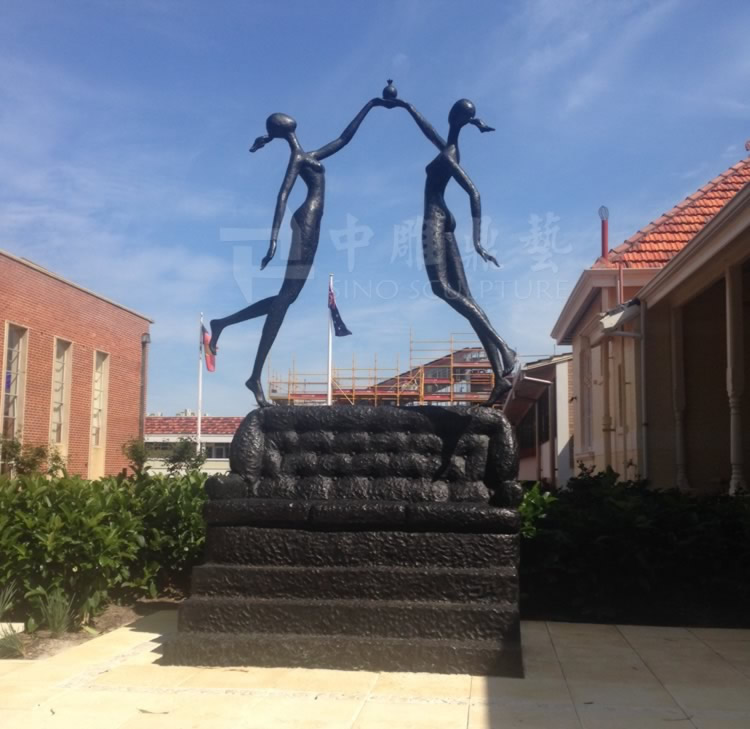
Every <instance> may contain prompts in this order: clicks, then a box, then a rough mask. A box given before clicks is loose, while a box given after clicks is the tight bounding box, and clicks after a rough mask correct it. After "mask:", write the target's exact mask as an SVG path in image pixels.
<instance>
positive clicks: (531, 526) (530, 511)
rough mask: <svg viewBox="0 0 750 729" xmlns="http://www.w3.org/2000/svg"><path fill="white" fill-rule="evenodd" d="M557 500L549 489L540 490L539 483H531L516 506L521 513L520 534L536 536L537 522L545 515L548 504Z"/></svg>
mask: <svg viewBox="0 0 750 729" xmlns="http://www.w3.org/2000/svg"><path fill="white" fill-rule="evenodd" d="M555 501H557V497H555V496H553V495H552V494H551V493H550V492H549V491H542V487H541V485H540V484H539V483H535V484H533V485H532V486H531V487H530V488H529V489H527V490H526V491H525V492H524V495H523V501H522V502H521V505H520V506H519V507H518V511H519V513H520V514H521V536H522V537H527V538H532V537H534V536H536V532H537V528H538V524H539V522H540V521H541V520H542V519H544V518H545V517H546V516H547V512H548V511H549V508H550V506H551V505H552V504H553V503H554V502H555Z"/></svg>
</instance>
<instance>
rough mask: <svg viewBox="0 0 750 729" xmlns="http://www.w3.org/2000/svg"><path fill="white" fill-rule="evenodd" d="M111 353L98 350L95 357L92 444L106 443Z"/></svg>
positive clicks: (98, 445) (95, 446)
mask: <svg viewBox="0 0 750 729" xmlns="http://www.w3.org/2000/svg"><path fill="white" fill-rule="evenodd" d="M108 360H109V355H108V354H105V353H104V352H96V355H95V359H94V395H93V398H92V401H91V445H92V446H93V447H94V448H98V447H100V446H102V445H104V439H105V428H106V408H107V379H108V378H107V374H108V372H107V370H108V367H107V365H108Z"/></svg>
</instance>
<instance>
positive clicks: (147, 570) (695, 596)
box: [0, 472, 750, 625]
mask: <svg viewBox="0 0 750 729" xmlns="http://www.w3.org/2000/svg"><path fill="white" fill-rule="evenodd" d="M204 480H205V476H204V475H202V474H200V473H191V474H188V475H186V476H173V477H168V476H154V475H149V474H142V475H140V476H136V477H132V478H130V479H125V478H105V479H101V480H99V481H93V482H92V481H85V480H83V479H80V478H68V477H66V478H59V479H47V478H45V477H43V476H22V477H19V478H17V479H13V480H9V479H7V478H2V477H0V591H1V590H2V588H3V587H5V586H8V585H12V586H15V588H16V596H17V598H16V601H15V602H16V604H15V606H14V610H13V611H12V613H13V615H14V618H16V619H19V620H24V619H26V618H28V617H29V616H30V615H35V616H39V615H41V613H42V610H41V608H42V607H43V598H44V595H50V594H52V593H55V592H56V591H57V590H62V591H63V592H64V594H65V595H66V596H67V597H68V598H70V599H72V601H73V607H74V611H75V613H76V616H77V618H78V620H79V621H85V620H87V619H88V618H89V617H90V616H91V615H92V614H93V613H95V612H96V611H97V610H98V609H99V608H100V607H101V606H102V605H103V604H104V603H105V602H106V601H107V600H110V599H114V598H118V597H132V596H135V595H150V596H152V597H155V596H157V595H160V594H164V593H165V591H167V590H169V589H170V588H173V587H178V588H180V589H185V588H186V587H187V585H188V580H187V578H188V577H189V573H190V569H191V568H192V566H193V565H194V564H196V563H197V562H198V561H199V560H200V558H201V552H202V546H203V541H204V525H203V517H202V506H203V503H204V500H205V496H204V491H203V482H204ZM521 514H522V519H523V529H522V548H521V592H522V597H521V612H522V615H523V616H524V617H526V618H545V619H564V620H589V621H617V622H650V623H670V624H680V623H682V624H688V623H692V624H700V623H703V624H715V625H728V624H735V625H750V496H748V495H740V496H736V497H729V496H710V497H698V496H694V495H690V494H684V493H680V492H678V491H674V490H672V491H660V490H655V489H649V488H646V485H645V484H642V483H632V482H629V483H617V482H616V474H614V473H612V472H608V473H606V474H598V475H593V474H591V473H584V474H582V475H581V476H580V477H579V478H577V479H573V480H572V481H571V482H570V484H569V488H568V489H566V490H564V491H557V492H555V493H554V494H550V493H545V492H543V491H542V490H541V489H540V488H539V487H538V486H537V487H534V488H532V489H529V490H528V491H527V492H526V495H525V498H524V502H523V504H522V507H521ZM19 596H21V597H20V599H19Z"/></svg>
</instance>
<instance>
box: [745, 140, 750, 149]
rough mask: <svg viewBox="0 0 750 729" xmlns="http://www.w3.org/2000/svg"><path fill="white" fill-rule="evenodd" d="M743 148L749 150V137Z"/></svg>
mask: <svg viewBox="0 0 750 729" xmlns="http://www.w3.org/2000/svg"><path fill="white" fill-rule="evenodd" d="M745 149H746V150H747V151H748V152H750V139H748V140H747V142H745Z"/></svg>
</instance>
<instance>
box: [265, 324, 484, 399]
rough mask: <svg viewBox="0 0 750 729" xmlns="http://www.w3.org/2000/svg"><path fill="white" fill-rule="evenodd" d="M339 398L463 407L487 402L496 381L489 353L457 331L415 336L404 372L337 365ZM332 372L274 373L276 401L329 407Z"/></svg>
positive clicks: (272, 389) (375, 359) (397, 364)
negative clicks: (421, 337)
mask: <svg viewBox="0 0 750 729" xmlns="http://www.w3.org/2000/svg"><path fill="white" fill-rule="evenodd" d="M332 379H333V402H334V404H336V405H396V406H399V405H436V404H439V405H461V404H471V403H478V402H483V401H484V400H486V399H487V397H488V396H489V394H490V391H491V390H492V387H493V385H494V384H495V379H494V375H493V373H492V368H491V366H490V363H489V360H488V359H487V355H486V354H485V351H484V349H483V348H482V346H481V344H480V343H479V341H478V340H477V339H475V338H472V337H471V335H468V334H451V335H450V337H449V338H448V339H444V340H415V339H414V338H413V335H412V334H411V333H410V334H409V366H408V369H405V370H402V369H401V366H400V361H399V357H398V356H396V362H395V367H382V366H379V365H378V356H377V354H375V355H374V357H373V363H372V366H364V367H359V366H357V362H356V358H355V357H352V364H351V367H334V368H333V378H332ZM327 384H328V383H327V378H326V373H325V372H323V373H317V372H315V373H311V372H299V371H297V368H296V364H294V363H293V364H292V367H291V369H290V370H289V371H288V373H287V376H286V377H284V376H282V375H279V374H278V373H271V374H270V375H269V392H270V397H271V400H273V401H274V402H276V403H278V404H285V405H297V406H299V405H325V403H326V398H327Z"/></svg>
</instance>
